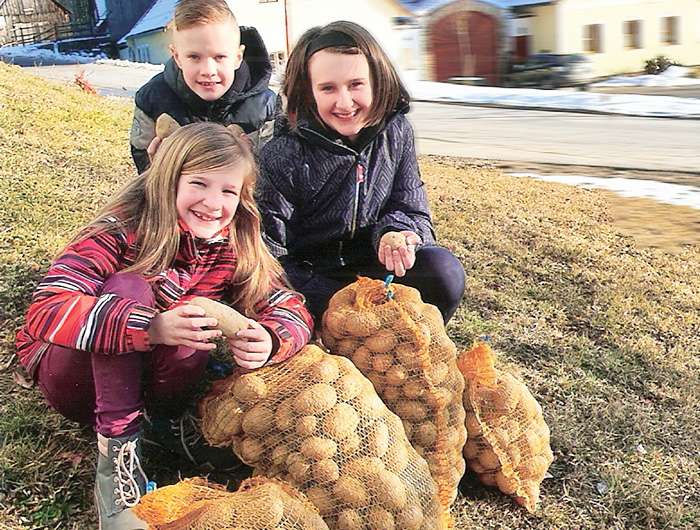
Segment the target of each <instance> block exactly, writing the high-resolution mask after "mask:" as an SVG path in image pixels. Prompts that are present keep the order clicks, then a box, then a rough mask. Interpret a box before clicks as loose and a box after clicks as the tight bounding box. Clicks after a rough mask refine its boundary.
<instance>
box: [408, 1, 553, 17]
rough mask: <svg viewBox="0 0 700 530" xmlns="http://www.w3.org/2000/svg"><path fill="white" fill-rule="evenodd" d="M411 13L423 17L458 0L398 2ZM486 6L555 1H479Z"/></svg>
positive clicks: (549, 2)
mask: <svg viewBox="0 0 700 530" xmlns="http://www.w3.org/2000/svg"><path fill="white" fill-rule="evenodd" d="M397 1H398V2H399V3H400V4H401V5H403V6H404V7H405V8H406V9H408V10H409V11H412V12H413V13H415V14H418V15H421V14H425V13H430V12H431V11H435V10H436V9H438V8H441V7H442V6H444V5H447V4H452V3H454V2H456V1H457V0H397ZM478 1H480V2H483V3H485V4H489V5H492V6H494V7H497V8H499V9H511V8H514V7H523V6H534V5H540V4H551V3H552V2H553V1H555V0H478Z"/></svg>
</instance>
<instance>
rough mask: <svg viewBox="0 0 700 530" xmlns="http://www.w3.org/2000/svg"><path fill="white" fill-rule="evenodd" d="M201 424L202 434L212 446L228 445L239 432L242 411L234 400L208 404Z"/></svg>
mask: <svg viewBox="0 0 700 530" xmlns="http://www.w3.org/2000/svg"><path fill="white" fill-rule="evenodd" d="M205 409H206V413H205V414H204V418H205V419H204V421H203V422H202V432H203V433H204V435H205V437H206V439H207V441H208V442H209V443H210V444H212V445H217V446H220V445H228V444H229V443H231V440H232V439H233V437H234V436H236V435H237V434H240V432H241V424H242V422H243V411H242V410H241V408H240V406H239V404H238V403H236V402H235V401H234V400H230V401H227V402H213V403H212V402H209V403H207V404H206V406H205Z"/></svg>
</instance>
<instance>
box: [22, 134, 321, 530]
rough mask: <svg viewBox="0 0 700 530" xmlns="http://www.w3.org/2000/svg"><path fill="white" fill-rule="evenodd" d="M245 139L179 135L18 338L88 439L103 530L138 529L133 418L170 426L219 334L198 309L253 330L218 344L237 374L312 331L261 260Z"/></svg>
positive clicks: (298, 304)
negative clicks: (222, 312)
mask: <svg viewBox="0 0 700 530" xmlns="http://www.w3.org/2000/svg"><path fill="white" fill-rule="evenodd" d="M255 175H256V167H255V162H254V159H253V155H252V153H251V150H250V148H249V146H248V144H247V143H246V141H245V140H244V139H242V138H241V137H240V136H238V135H236V134H234V133H232V132H231V131H229V130H227V129H226V128H225V127H223V126H221V125H217V124H213V123H196V124H191V125H187V126H185V127H182V128H180V129H179V130H177V131H176V132H175V133H173V135H172V136H171V137H169V138H168V139H167V140H166V141H164V142H163V145H162V147H161V149H159V150H158V153H157V155H156V157H155V158H154V160H153V165H152V166H151V168H150V169H149V170H147V171H146V172H145V173H143V174H142V175H139V176H138V177H136V178H135V179H133V180H131V181H129V182H128V183H127V184H126V185H125V186H124V187H123V188H122V189H121V190H120V191H119V192H118V193H117V194H116V195H115V196H114V197H113V198H112V199H111V200H110V201H109V202H108V204H107V205H106V206H105V207H104V208H103V209H102V210H101V211H100V212H99V213H98V214H97V216H96V217H95V219H94V220H93V221H92V222H90V223H89V224H88V226H87V227H86V228H84V229H83V230H82V231H81V232H80V233H79V234H78V235H77V236H76V237H75V238H74V239H73V240H72V241H71V242H70V243H69V245H68V246H67V248H66V249H65V250H64V251H63V252H62V253H61V254H60V255H59V257H58V258H57V259H56V261H55V262H54V264H53V265H52V266H51V267H50V269H49V271H48V272H47V274H46V276H45V277H44V279H43V280H42V281H41V282H40V284H39V286H38V288H37V290H36V292H35V294H34V297H33V301H32V304H31V306H30V308H29V311H28V315H27V320H26V324H25V326H24V327H23V328H22V330H21V331H20V333H19V335H18V340H17V346H18V353H19V357H20V361H21V363H22V365H23V366H24V367H25V369H26V370H27V371H28V372H29V373H30V374H31V375H32V376H33V377H34V379H35V380H36V381H37V384H38V386H39V388H40V389H41V392H42V394H43V395H44V397H45V398H46V400H47V401H48V402H49V404H50V405H51V406H52V407H53V408H55V409H56V410H57V411H58V412H59V413H61V414H62V415H64V416H65V417H66V418H68V419H71V420H74V421H78V422H81V423H89V424H93V425H94V426H95V429H96V431H97V436H98V446H99V456H98V470H97V478H96V488H95V489H96V504H97V507H98V512H99V517H100V528H102V529H107V528H130V529H133V528H146V526H145V524H143V523H142V522H140V521H138V519H137V518H136V517H135V516H134V515H133V513H132V512H131V510H130V506H133V505H134V504H135V503H136V502H138V500H139V497H140V495H141V494H143V493H144V491H145V482H146V481H145V475H144V474H143V472H142V471H141V468H140V463H139V455H140V446H141V439H142V416H143V414H144V411H145V410H148V414H149V416H158V415H164V416H167V417H169V418H176V417H177V415H178V414H181V413H182V412H183V411H184V409H185V408H186V407H187V405H188V404H189V400H190V399H191V391H192V389H193V388H194V387H195V386H196V385H197V384H198V383H199V381H200V380H201V377H202V375H203V374H204V371H205V368H206V363H207V358H208V354H209V351H211V350H213V349H214V348H215V347H216V345H215V344H214V343H212V342H211V339H214V338H217V337H219V336H220V335H221V332H220V331H218V330H216V329H214V326H216V324H217V322H216V320H215V319H213V318H209V317H206V316H205V314H204V310H203V309H201V308H199V307H197V306H195V305H193V304H189V303H188V300H189V299H191V298H193V297H194V296H205V297H208V298H212V299H215V300H224V301H226V302H228V303H229V304H231V305H233V306H235V307H236V308H237V309H238V310H239V311H240V312H242V313H243V314H245V315H246V316H248V317H249V320H248V322H249V327H248V329H245V330H242V331H239V332H238V336H237V337H235V338H229V339H228V345H229V348H230V350H231V352H232V355H233V359H234V361H235V362H236V363H237V364H238V365H240V366H241V367H244V368H248V369H254V368H258V367H260V366H262V365H264V364H266V363H276V362H280V361H282V360H284V359H286V358H288V357H289V356H291V355H293V354H294V353H296V352H297V351H298V350H299V349H301V347H302V346H303V345H305V344H306V342H307V341H308V339H309V337H310V334H311V327H312V318H311V315H310V314H309V313H308V311H307V310H306V309H305V308H304V302H303V299H302V298H301V297H300V296H299V295H297V294H296V293H294V292H292V291H291V290H290V289H288V288H287V286H286V283H285V280H284V279H283V271H282V268H281V266H280V265H279V263H278V262H277V261H276V260H275V259H274V258H273V257H272V255H271V254H270V253H269V252H268V251H267V250H266V248H265V245H264V243H263V241H262V238H261V234H260V228H259V226H260V216H259V214H258V210H257V208H256V205H255V202H254V200H253V189H252V188H253V182H254V179H255Z"/></svg>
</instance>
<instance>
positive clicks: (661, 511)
mask: <svg viewBox="0 0 700 530" xmlns="http://www.w3.org/2000/svg"><path fill="white" fill-rule="evenodd" d="M0 111H1V112H0V177H1V179H2V183H3V186H2V188H1V190H2V191H1V192H0V216H1V217H0V219H1V220H2V223H1V224H0V317H1V318H0V320H2V324H1V327H0V368H1V369H2V376H3V377H2V378H0V395H2V397H3V399H2V400H0V433H2V448H1V449H0V505H2V507H3V508H4V510H0V528H10V529H20V528H55V529H58V528H64V529H65V528H75V529H78V528H80V529H82V528H91V527H94V516H93V515H92V500H91V488H92V476H93V460H94V447H93V441H92V438H91V436H90V435H89V434H88V433H83V432H81V431H79V430H78V429H76V428H75V427H74V426H73V425H72V424H70V423H68V422H66V421H64V420H62V419H61V418H60V417H59V416H57V415H56V414H54V413H53V412H51V411H49V409H48V408H47V407H46V405H44V403H43V401H42V399H41V396H40V395H39V393H38V391H37V390H36V389H35V388H28V389H26V388H23V387H22V386H20V385H19V384H17V383H16V382H14V381H13V380H12V377H13V373H14V372H15V370H16V369H17V365H16V359H15V355H14V350H13V339H14V333H15V330H16V328H17V327H18V326H19V325H20V324H21V322H22V319H23V317H24V312H25V311H26V307H27V305H28V302H29V297H30V295H31V292H32V290H33V288H34V285H35V283H36V281H37V279H38V278H39V276H40V274H41V272H42V271H43V270H44V268H45V267H46V266H47V264H48V260H49V259H50V258H51V256H52V255H53V254H54V253H55V252H56V251H57V250H58V249H59V248H60V246H61V245H62V244H63V243H64V242H65V240H66V238H67V237H68V236H69V234H70V233H71V232H72V231H73V230H74V229H75V228H76V227H78V226H79V225H80V224H81V223H82V222H84V221H85V219H87V217H89V216H90V214H91V213H92V211H93V210H94V208H95V206H96V205H98V204H100V203H101V202H102V201H103V200H104V198H105V197H106V196H107V195H108V194H109V193H111V192H112V191H113V190H114V189H115V188H116V187H117V186H118V184H119V183H120V182H122V181H123V180H124V179H126V178H129V177H130V176H131V175H132V174H133V169H132V167H131V162H130V159H129V154H128V149H127V135H128V128H129V119H130V112H131V105H130V104H129V103H128V102H119V101H116V100H115V101H112V100H108V99H105V98H101V97H95V96H91V95H89V94H84V93H81V92H80V91H79V90H78V89H77V88H75V87H67V86H66V87H62V86H59V85H55V84H52V83H50V82H46V81H42V80H41V79H39V78H36V77H33V76H29V75H26V74H25V73H23V72H22V71H21V69H19V68H17V67H11V66H7V65H2V64H0ZM421 167H422V170H423V175H424V178H425V180H426V184H427V186H428V190H429V194H430V197H431V201H432V208H433V214H434V218H435V223H436V227H437V231H438V235H439V239H440V241H441V242H442V243H443V244H444V245H445V246H447V247H449V248H450V249H452V250H453V251H454V252H455V254H456V255H458V256H459V258H460V259H461V260H462V263H463V264H464V268H465V271H466V273H467V278H468V287H467V294H466V296H465V299H464V302H463V304H462V306H461V307H460V309H459V310H458V313H457V315H456V317H455V319H454V320H453V321H452V322H451V323H450V325H449V327H448V332H449V334H450V335H451V336H452V337H453V338H454V340H455V341H456V342H457V343H458V345H459V347H460V348H467V347H468V346H470V345H471V342H472V340H473V339H474V338H477V337H480V336H483V335H488V336H489V337H490V340H491V343H492V346H493V347H494V349H495V350H496V351H497V352H499V363H500V366H499V367H500V368H501V369H505V370H509V371H511V372H513V373H514V374H516V375H517V376H518V377H520V378H521V379H522V380H523V381H525V382H526V384H527V385H528V386H529V388H530V389H531V390H532V392H533V393H534V395H535V396H536V397H537V399H538V400H539V401H540V403H541V404H542V407H543V409H544V414H545V418H546V420H547V422H548V423H549V425H550V428H551V431H552V447H553V449H554V452H555V456H556V460H555V461H554V463H553V465H552V467H551V469H550V472H551V474H552V478H548V479H546V480H545V481H544V482H543V496H542V498H543V502H542V505H541V507H540V509H539V510H538V512H537V513H536V514H534V515H530V514H528V513H527V512H525V511H524V510H523V509H522V508H520V507H518V506H517V505H516V504H515V503H514V502H512V501H511V500H510V499H509V498H507V497H505V496H503V495H502V494H500V493H499V492H498V491H495V490H491V489H486V488H484V487H482V486H480V485H478V484H477V483H475V482H474V480H473V479H472V478H471V477H469V476H467V477H466V478H465V480H464V481H463V487H462V492H463V495H462V496H461V497H460V499H459V500H458V501H457V502H456V503H455V506H454V512H455V515H456V516H457V521H458V527H459V528H478V529H484V528H494V529H497V528H502V529H506V528H508V529H515V528H523V529H525V528H538V529H550V528H552V529H553V528H561V529H591V530H592V529H639V530H641V529H662V528H663V529H667V530H668V529H688V530H689V529H691V528H698V527H700V509H699V508H698V507H699V506H700V453H699V451H700V449H698V448H699V447H700V446H699V444H698V439H700V426H699V425H700V422H698V405H697V404H698V402H699V401H700V355H699V351H698V342H697V339H696V337H697V334H698V330H699V329H700V322H699V318H700V317H699V316H698V315H700V294H699V293H700V277H699V275H698V274H697V271H698V270H699V267H700V252H699V251H698V249H697V248H696V247H690V248H686V249H684V250H682V251H680V252H679V253H678V254H675V255H671V254H668V253H665V252H662V251H660V250H658V249H640V248H638V247H637V245H636V244H635V241H634V240H633V239H631V238H630V237H627V236H623V235H621V234H620V233H619V232H618V230H617V229H616V228H615V227H614V226H613V225H612V224H611V213H610V210H609V204H608V202H607V200H606V197H605V195H604V194H603V193H601V192H596V191H590V190H583V189H579V188H573V187H569V186H565V185H561V184H554V183H546V182H538V181H532V180H529V179H519V178H512V177H507V176H505V175H504V174H503V173H502V172H500V171H498V170H497V169H495V168H493V167H490V166H488V165H478V164H473V163H470V162H469V161H463V160H454V159H447V158H439V157H424V158H422V159H421ZM149 465H156V463H154V462H152V461H149V462H147V467H148V466H149Z"/></svg>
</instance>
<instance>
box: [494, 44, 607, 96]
mask: <svg viewBox="0 0 700 530" xmlns="http://www.w3.org/2000/svg"><path fill="white" fill-rule="evenodd" d="M594 80H595V76H594V68H593V64H592V63H591V62H590V61H589V60H588V58H587V57H586V56H585V55H578V54H562V55H557V54H553V53H538V54H535V55H531V56H530V57H528V59H527V60H526V61H525V62H524V63H523V64H514V65H512V66H511V67H510V71H509V72H508V74H507V75H506V76H505V77H504V82H503V85H504V86H507V87H523V86H532V87H538V88H549V89H551V88H559V87H571V86H577V87H580V88H585V87H586V86H587V85H588V84H589V83H591V82H593V81H594Z"/></svg>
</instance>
